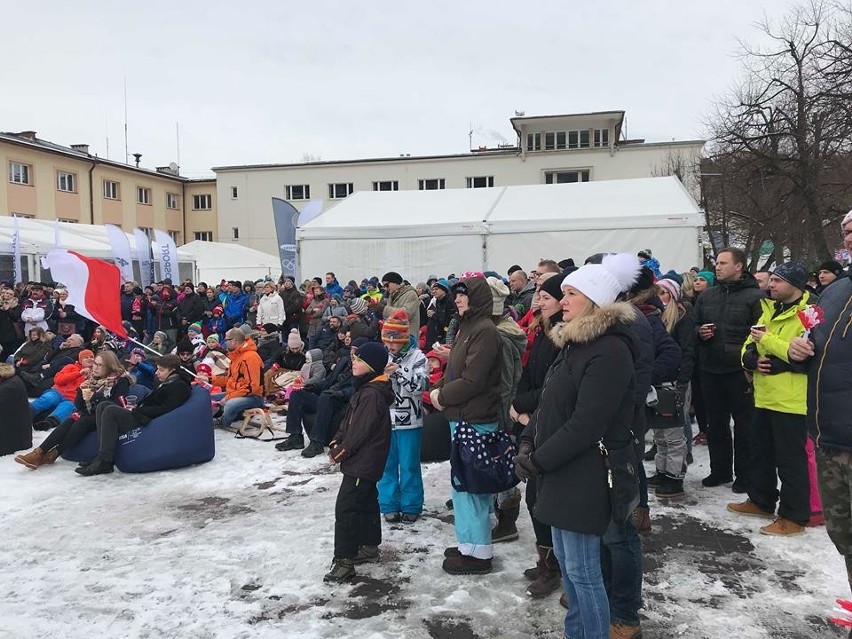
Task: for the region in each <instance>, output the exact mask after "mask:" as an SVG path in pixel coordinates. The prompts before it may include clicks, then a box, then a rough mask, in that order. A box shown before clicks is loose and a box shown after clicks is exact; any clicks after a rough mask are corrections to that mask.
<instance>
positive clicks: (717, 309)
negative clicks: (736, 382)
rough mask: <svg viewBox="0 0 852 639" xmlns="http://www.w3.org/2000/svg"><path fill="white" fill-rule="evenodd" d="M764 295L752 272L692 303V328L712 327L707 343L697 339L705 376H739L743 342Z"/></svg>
mask: <svg viewBox="0 0 852 639" xmlns="http://www.w3.org/2000/svg"><path fill="white" fill-rule="evenodd" d="M761 299H764V295H763V293H762V292H761V290H760V288H759V287H758V286H757V280H756V279H754V275H752V274H751V273H745V274H743V277H742V278H741V279H739V280H737V281H736V282H732V283H730V284H724V283H717V284H716V286H711V287H710V288H708V289H707V290H706V291H704V292H703V293H702V294H701V295H699V296H698V299H697V300H696V302H695V329H696V334H697V331H698V329H699V328H700V327H701V326H702V325H704V324H715V325H716V334H715V335H714V336H713V337H712V338H711V339H709V340H707V341H704V340H702V339H701V338H698V342H697V343H698V365H699V367H700V368H701V370H702V371H705V372H707V373H717V374H719V373H739V372H740V371H741V370H742V364H741V360H740V357H741V354H740V351H741V350H742V346H743V342H745V339H746V337H748V334H749V331H750V329H751V327H752V326H753V325H754V323H755V322H757V319H758V318H759V317H760V314H761V307H760V300H761Z"/></svg>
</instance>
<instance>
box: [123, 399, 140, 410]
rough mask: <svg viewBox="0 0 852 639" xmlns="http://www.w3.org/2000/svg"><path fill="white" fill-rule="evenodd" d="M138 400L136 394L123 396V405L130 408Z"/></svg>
mask: <svg viewBox="0 0 852 639" xmlns="http://www.w3.org/2000/svg"><path fill="white" fill-rule="evenodd" d="M138 402H139V398H138V397H136V395H127V396H125V398H124V407H125V408H127V409H128V410H130V409H131V408H134V407H135V406H136V404H137V403H138Z"/></svg>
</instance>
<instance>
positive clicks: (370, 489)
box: [0, 212, 852, 639]
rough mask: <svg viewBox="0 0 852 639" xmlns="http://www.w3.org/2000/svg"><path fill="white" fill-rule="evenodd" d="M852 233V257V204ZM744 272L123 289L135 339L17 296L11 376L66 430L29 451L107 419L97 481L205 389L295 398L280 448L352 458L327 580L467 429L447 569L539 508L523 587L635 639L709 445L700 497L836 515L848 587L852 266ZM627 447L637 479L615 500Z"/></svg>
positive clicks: (771, 531)
mask: <svg viewBox="0 0 852 639" xmlns="http://www.w3.org/2000/svg"><path fill="white" fill-rule="evenodd" d="M842 229H843V236H844V241H845V242H846V246H847V248H848V249H852V212H850V214H849V215H847V216H846V218H844V220H843V224H842ZM746 263H747V260H746V256H745V255H744V254H743V252H742V251H741V250H740V249H737V248H725V249H723V250H721V251H719V252H718V254H717V255H716V256H715V257H714V264H713V266H712V267H709V268H700V267H694V268H692V269H691V270H689V271H687V272H683V273H677V272H674V271H668V272H663V270H662V269H661V265H660V264H659V262H658V261H657V260H656V259H655V258H654V256H653V253H652V251H651V250H649V249H644V250H641V251H639V252H638V254H607V253H599V254H595V255H592V256H589V257H588V258H587V259H585V261H584V263H583V264H582V265H581V266H579V267H578V266H576V265H575V263H574V261H573V260H572V259H565V260H562V261H561V262H556V261H554V260H541V261H540V262H539V263H538V264H537V265H536V266H535V267H534V268H533V269H531V270H529V271H526V270H524V269H523V268H521V267H520V266H519V265H515V266H512V267H511V268H510V269H508V271H507V273H506V275H505V276H503V275H502V274H500V273H497V272H484V273H482V272H467V273H462V274H460V275H459V276H456V275H455V274H448V275H447V276H446V277H438V276H435V275H430V276H429V277H427V278H426V280H425V281H424V282H421V283H416V284H415V285H412V284H410V283H409V282H408V281H406V279H405V278H404V277H403V276H402V275H401V274H400V273H396V272H388V273H385V274H384V275H383V276H382V277H381V278H378V277H371V278H366V279H363V280H361V281H360V282H356V281H350V282H348V283H347V284H345V285H341V284H340V283H339V282H338V280H337V278H336V276H335V274H334V273H327V274H326V275H325V277H324V279H320V278H313V279H312V280H305V281H304V282H302V283H301V284H297V282H296V281H295V280H294V278H292V277H281V278H280V279H279V280H278V281H277V282H274V281H270V280H264V281H259V282H256V283H255V282H239V281H230V282H229V281H225V280H223V281H221V282H220V283H219V284H218V285H208V284H206V283H204V282H199V283H198V284H193V283H192V282H189V281H187V282H183V283H182V284H180V285H178V286H175V285H173V284H172V283H171V282H170V281H168V280H166V281H163V282H159V283H157V284H155V285H152V286H150V287H146V288H144V289H142V288H140V287H138V286H137V285H136V284H134V283H132V282H127V283H126V284H124V285H123V288H122V291H121V294H120V300H121V312H122V319H123V320H124V325H125V328H126V330H127V332H128V334H129V335H130V336H131V338H132V339H131V340H129V341H125V340H121V339H118V338H117V337H116V336H115V335H113V334H111V333H110V332H109V331H108V330H106V329H105V328H104V327H101V326H97V325H95V324H94V323H92V322H91V321H90V320H88V319H86V318H84V317H81V316H79V315H78V314H77V313H76V312H75V310H74V308H73V306H71V305H69V304H67V291H65V290H64V289H63V288H62V287H61V286H48V285H43V284H30V285H27V286H20V285H19V286H17V287H15V288H12V287H4V288H2V290H0V345H2V348H3V351H2V353H3V357H4V359H6V361H7V364H6V365H4V366H5V368H4V369H3V370H0V379H2V380H4V381H0V390H2V388H3V387H4V385H6V384H8V383H9V382H8V380H9V379H11V378H15V379H16V380H18V381H17V382H16V383H19V384H20V386H21V388H22V389H25V392H26V394H27V395H29V397H30V398H31V400H32V401H31V403H30V410H31V415H32V418H33V420H34V428H36V429H44V430H50V431H51V432H50V434H49V435H48V436H47V438H46V439H45V440H44V441H43V442H42V443H41V444H40V445H39V446H38V447H36V448H34V449H33V450H32V451H30V452H29V453H26V454H22V455H18V456H17V457H16V458H15V461H18V462H19V463H21V464H24V465H25V466H27V467H29V468H32V469H35V468H38V467H40V466H42V465H44V464H52V463H54V462H55V461H56V459H57V458H58V456H59V455H61V454H62V453H63V452H64V451H65V450H68V449H69V448H71V447H73V446H74V445H75V444H76V443H78V442H79V441H80V440H81V439H82V438H83V437H84V436H85V435H86V434H87V433H89V432H92V431H97V432H98V433H99V444H100V445H99V452H98V455H97V457H95V458H94V459H93V460H91V461H90V462H89V463H87V464H83V465H81V466H80V467H79V468H77V472H78V473H79V474H81V475H84V476H89V475H97V474H103V473H108V472H111V471H112V469H113V456H114V450H115V442H116V440H117V438H118V436H119V435H120V434H121V433H123V432H127V431H128V430H130V429H132V428H137V427H140V426H144V425H145V424H146V423H147V422H149V421H150V420H151V419H153V418H155V417H157V416H158V415H161V414H164V413H165V412H168V411H170V410H173V409H174V408H175V407H176V406H179V405H180V404H182V403H183V402H184V401H186V399H187V398H188V397H189V392H190V387H191V384H196V385H201V386H203V387H204V388H206V389H208V390H209V391H210V393H211V401H213V402H214V407H215V408H216V414H215V417H214V425H215V426H216V427H219V428H225V429H233V428H234V422H235V421H236V420H238V419H239V418H240V417H241V415H242V413H243V412H244V411H245V410H247V409H250V408H259V407H263V406H265V405H275V406H280V407H281V409H282V410H283V411H284V412H285V413H286V438H283V439H282V440H281V441H279V442H277V444H276V446H275V447H276V449H278V450H280V451H282V452H288V451H298V452H299V453H300V454H301V456H303V457H306V458H311V457H315V456H318V455H323V454H325V455H327V456H328V458H329V460H330V461H331V462H332V463H335V464H340V469H341V471H342V473H343V481H342V484H341V487H340V490H339V493H338V497H337V502H336V506H335V529H334V530H335V541H334V556H333V564H332V568H331V570H330V572H329V573H328V574H327V575H326V576H325V579H326V580H328V581H344V580H348V579H350V578H351V577H352V576H353V575H354V574H355V566H357V565H358V564H361V563H364V562H370V561H376V560H377V559H378V558H379V546H380V544H381V538H382V537H381V531H382V520H383V519H384V520H385V521H386V522H387V523H399V522H402V523H405V524H413V523H415V522H416V521H417V520H418V518H419V516H420V515H421V514H422V511H423V505H424V487H423V480H422V476H421V443H422V440H423V437H424V431H428V430H429V429H430V428H438V429H441V431H442V432H443V433H445V437H448V438H450V439H451V442H452V450H453V455H452V460H451V471H452V472H451V474H452V482H451V486H450V494H451V500H450V501H449V502H448V503H447V505H448V507H451V508H453V510H454V520H455V524H454V526H455V533H456V539H457V543H456V545H454V546H452V547H450V548H447V549H446V551H445V552H444V559H443V568H444V570H445V571H446V572H447V573H449V574H453V575H456V574H474V575H475V574H486V573H489V572H491V570H492V558H493V555H494V545H495V544H499V543H503V542H507V541H513V540H516V539H518V537H519V534H518V530H517V525H516V521H517V519H518V517H519V516H520V507H521V503H522V501H525V502H526V505H527V509H528V511H529V516H530V518H531V521H532V527H533V530H534V534H535V551H536V552H535V559H536V561H535V565H534V566H533V567H531V568H529V569H528V570H526V571H525V572H524V575H525V576H526V577H527V578H528V579H529V581H530V583H529V586H528V588H527V590H526V592H527V594H528V595H529V596H531V597H544V596H546V595H548V594H550V593H552V592H554V591H557V590H561V591H562V596H561V603H562V604H563V605H564V606H565V607H566V608H567V613H566V617H565V636H567V637H579V636H584V637H587V638H599V637H600V638H602V637H615V638H618V639H623V638H629V639H636V638H638V637H641V632H642V630H641V625H640V620H639V609H640V607H641V605H642V601H641V589H642V543H641V539H640V536H642V535H647V534H649V533H650V532H651V522H652V519H651V513H650V506H649V499H648V497H649V492H650V491H653V492H654V493H655V495H656V497H657V498H658V499H663V500H666V499H678V498H681V497H683V496H684V492H685V489H684V477H685V476H686V473H687V472H688V471H689V467H690V464H691V463H692V447H693V446H695V445H703V444H706V445H707V446H708V449H709V456H710V472H709V474H708V475H707V476H705V477H703V478H702V480H701V484H702V485H703V487H704V488H706V489H721V488H724V487H729V488H730V490H732V492H733V493H735V494H738V495H744V497H743V498H741V500H740V501H736V500H734V501H732V502H731V503H730V504H728V510H729V511H730V512H731V516H732V517H733V516H749V517H756V518H762V519H766V520H767V523H766V524H765V525H764V526H762V527H761V528H760V532H761V533H764V534H767V535H774V536H794V535H800V534H802V533H803V532H804V531H805V529H806V527H808V526H818V525H822V524H823V523H825V525H826V527H827V530H828V534H829V535H830V537H831V539H832V541H833V542H834V543H835V545H836V547H837V549H838V550H839V552H840V553H841V554H842V555H843V556H844V558H845V560H846V565H847V568H848V570H849V581H850V587H852V515H850V509H851V508H852V505H850V504H852V499H850V486H852V459H850V454H852V428H850V427H849V422H848V417H847V416H848V414H849V409H850V408H852V407H850V405H849V401H850V400H849V399H848V397H849V395H848V393H847V392H846V390H847V389H846V386H845V383H846V375H845V373H847V372H848V371H849V368H850V366H852V351H850V350H849V346H848V344H847V342H846V341H845V340H846V337H847V331H848V328H849V326H850V325H852V279H850V278H849V274H848V272H847V271H846V270H844V269H843V267H842V266H841V265H840V264H838V263H836V262H826V263H824V264H822V265H820V267H819V269H818V271H817V273H816V274H815V276H814V277H811V276H810V274H809V273H808V270H807V269H806V268H805V266H804V265H802V264H800V263H797V262H794V261H790V262H786V263H781V264H778V265H777V266H775V267H774V268H772V269H769V270H765V271H760V272H757V273H750V272H748V270H747V269H746ZM817 305H818V306H817ZM140 345H144V347H140ZM140 394H141V395H142V397H141V398H138V395H140ZM130 397H132V398H133V401H130V402H128V399H129V398H130ZM0 408H2V407H0ZM128 408H129V409H130V410H128ZM694 423H697V427H698V432H697V433H694V432H693V424H694ZM732 425H733V428H732ZM648 430H651V431H652V432H653V435H652V438H651V439H652V444H653V445H652V446H651V448H650V450H648V451H646V450H645V433H646V431H648ZM500 433H505V434H507V435H508V436H509V438H510V439H511V440H512V441H513V442H514V446H516V449H513V450H512V451H511V453H510V454H509V455H508V457H509V458H508V459H502V458H501V459H499V460H498V458H497V457H495V458H494V459H495V465H497V464H498V462H499V464H504V466H501V468H502V469H503V472H504V474H505V472H509V474H511V475H512V478H511V479H512V481H508V482H507V483H505V485H503V486H502V487H501V488H500V489H499V490H498V489H490V490H489V489H485V488H483V489H475V488H473V487H472V486H474V485H475V484H476V483H477V482H478V481H480V479H482V482H484V481H485V479H484V477H481V478H480V479H478V478H477V477H478V474H480V475H481V474H483V473H484V472H485V471H484V470H483V469H482V468H481V465H480V464H476V463H474V462H471V461H469V460H470V458H469V457H465V456H464V454H463V453H464V452H465V451H467V450H468V449H470V447H472V446H473V447H476V446H480V447H481V446H486V445H487V443H488V442H491V441H495V440H496V438H497V436H498V434H500ZM2 452H3V451H0V453H2ZM7 452H8V451H7ZM643 457H644V460H645V461H647V462H650V463H652V464H653V471H649V472H647V473H646V469H645V466H644V464H643V463H642V458H643ZM619 459H621V460H623V459H626V460H628V461H627V463H628V464H629V465H631V468H634V469H635V473H634V474H633V476H634V477H636V478H637V479H636V486H635V487H633V488H635V490H631V487H630V486H627V487H626V490H624V488H625V486H624V485H621V486H620V489H619V490H614V487H613V485H614V483H616V480H617V479H618V469H617V460H619ZM506 468H508V469H509V470H508V471H506V470H505V469H506ZM486 470H487V469H486ZM504 479H505V477H504ZM620 481H621V480H620V479H618V482H620ZM519 482H525V485H524V489H523V491H521V490H520V489H519V488H518V483H519ZM779 484H780V487H779ZM482 485H485V483H482ZM489 485H490V484H489ZM522 492H523V493H524V494H523V496H522ZM634 493H635V494H634ZM625 508H627V509H628V510H627V515H623V514H622V513H623V512H624V511H625ZM492 513H494V514H496V518H497V525H496V527H494V528H492V526H491V514H492Z"/></svg>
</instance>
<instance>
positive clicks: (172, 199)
mask: <svg viewBox="0 0 852 639" xmlns="http://www.w3.org/2000/svg"><path fill="white" fill-rule="evenodd" d="M177 207H178V194H177V193H166V208H167V209H176V208H177Z"/></svg>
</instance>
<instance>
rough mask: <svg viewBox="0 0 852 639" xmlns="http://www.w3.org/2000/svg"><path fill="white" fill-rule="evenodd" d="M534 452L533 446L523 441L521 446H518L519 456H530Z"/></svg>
mask: <svg viewBox="0 0 852 639" xmlns="http://www.w3.org/2000/svg"><path fill="white" fill-rule="evenodd" d="M532 452H533V446H532V444H530V443H529V442H528V441H524V440H521V444H520V446H518V455H519V456H520V455H530V454H532Z"/></svg>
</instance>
